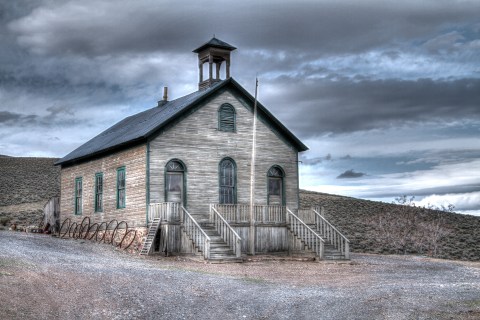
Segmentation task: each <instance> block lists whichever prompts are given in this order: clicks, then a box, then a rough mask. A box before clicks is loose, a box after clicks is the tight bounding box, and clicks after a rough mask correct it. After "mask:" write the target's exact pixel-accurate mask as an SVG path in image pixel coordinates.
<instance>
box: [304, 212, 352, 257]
mask: <svg viewBox="0 0 480 320" xmlns="http://www.w3.org/2000/svg"><path fill="white" fill-rule="evenodd" d="M312 210H313V212H314V213H315V226H316V228H317V231H319V232H320V233H321V234H322V235H324V236H325V237H326V238H327V240H328V241H330V243H331V244H332V245H333V246H334V247H335V249H338V250H340V252H341V253H342V254H343V255H344V257H345V259H350V240H348V239H347V237H345V236H344V235H343V234H342V233H341V232H340V231H338V230H337V228H335V227H334V226H333V225H332V224H331V223H330V222H328V221H327V219H325V217H323V216H322V215H321V214H320V213H318V211H317V210H316V209H314V208H312Z"/></svg>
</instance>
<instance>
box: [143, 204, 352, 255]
mask: <svg viewBox="0 0 480 320" xmlns="http://www.w3.org/2000/svg"><path fill="white" fill-rule="evenodd" d="M322 210H323V209H322V208H312V209H308V210H306V209H301V210H293V211H292V210H290V209H289V208H287V207H285V206H277V205H254V206H253V210H251V207H250V205H249V204H211V205H210V212H208V213H206V214H205V215H196V216H192V215H191V214H190V213H189V212H188V211H187V210H186V209H185V208H184V207H183V206H181V205H180V204H179V203H174V202H164V203H153V204H150V206H149V210H148V216H147V222H148V225H149V226H150V230H149V235H148V237H147V240H146V242H145V245H144V250H142V253H143V254H149V253H150V252H152V250H151V246H152V244H153V243H154V240H155V237H156V236H157V235H158V234H159V233H158V231H157V230H161V232H160V234H163V242H162V245H161V247H163V248H164V251H165V252H167V251H168V252H169V253H173V254H182V253H184V254H188V253H193V254H201V255H203V257H204V258H205V259H206V260H209V261H215V260H219V261H228V260H231V261H236V262H238V261H239V260H240V259H241V255H242V253H243V254H252V252H251V247H250V246H249V244H248V242H249V240H251V241H253V242H254V252H253V254H272V253H287V254H299V253H300V254H301V253H302V252H303V253H308V252H311V253H313V254H315V256H316V257H317V258H318V259H335V260H337V259H349V251H350V250H349V240H348V239H347V238H346V237H345V236H344V235H342V234H341V233H340V232H339V231H338V230H337V229H336V228H335V227H334V226H333V225H331V224H330V223H329V222H328V221H327V220H326V219H325V218H324V216H323V215H322V212H323V211H322ZM252 211H253V221H252V220H251V216H252V215H251V214H252ZM252 230H253V232H254V239H253V240H252V239H250V238H249V237H250V233H251V232H252ZM160 251H162V250H160Z"/></svg>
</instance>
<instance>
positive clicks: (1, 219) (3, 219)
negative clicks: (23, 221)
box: [0, 217, 12, 227]
mask: <svg viewBox="0 0 480 320" xmlns="http://www.w3.org/2000/svg"><path fill="white" fill-rule="evenodd" d="M11 220H12V218H10V217H0V225H2V226H4V227H5V226H6V225H7V224H8V223H9V222H10V221H11Z"/></svg>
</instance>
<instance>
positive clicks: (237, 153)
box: [149, 90, 298, 215]
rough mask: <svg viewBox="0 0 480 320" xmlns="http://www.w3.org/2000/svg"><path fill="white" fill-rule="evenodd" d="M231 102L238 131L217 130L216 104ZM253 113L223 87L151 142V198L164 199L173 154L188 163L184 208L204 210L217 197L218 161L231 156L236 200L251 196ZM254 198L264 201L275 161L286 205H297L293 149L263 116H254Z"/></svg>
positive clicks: (199, 212) (246, 200) (247, 199)
mask: <svg viewBox="0 0 480 320" xmlns="http://www.w3.org/2000/svg"><path fill="white" fill-rule="evenodd" d="M223 103H229V104H231V105H232V106H233V107H234V108H235V111H236V132H224V131H219V130H218V108H219V107H220V106H221V105H222V104H223ZM252 125H253V113H252V111H251V109H249V108H248V107H247V106H246V105H244V104H243V102H241V100H239V99H237V97H236V96H235V94H233V93H232V92H230V91H228V90H227V91H225V92H222V93H220V94H219V95H216V96H215V97H213V98H212V99H211V100H210V101H207V102H205V103H204V105H202V106H201V107H199V108H197V109H196V110H195V111H194V112H192V113H191V114H189V115H188V116H186V117H184V118H183V119H182V120H180V121H179V122H178V123H176V124H175V125H174V126H171V127H170V128H167V129H166V130H164V131H163V132H161V133H160V134H159V135H158V136H157V137H155V138H154V139H153V140H152V141H150V143H149V148H150V150H149V158H150V165H149V168H150V170H149V178H150V202H151V203H153V202H164V201H165V198H164V197H165V191H164V179H165V178H164V170H165V166H166V164H167V162H168V161H169V160H171V159H174V158H176V159H180V160H182V161H183V162H184V163H185V165H186V169H187V172H186V176H187V178H186V190H187V191H186V193H187V209H188V211H189V212H190V213H191V214H192V215H205V214H208V212H209V204H210V203H218V202H219V177H218V172H219V163H220V161H221V160H222V159H223V158H225V157H230V158H232V159H233V160H234V161H235V163H236V166H237V203H249V202H250V161H251V152H252ZM256 150H257V151H256V154H257V157H256V168H255V174H256V186H255V203H257V204H267V171H268V170H269V169H270V167H271V166H273V165H279V166H281V167H282V168H283V170H284V171H285V178H284V189H285V196H286V205H287V206H288V207H289V208H292V209H296V208H298V163H297V151H296V150H295V149H294V148H293V147H292V146H291V145H290V144H288V143H286V142H285V141H284V140H283V139H281V138H280V137H279V136H278V135H277V134H276V133H274V132H273V131H272V129H271V128H270V127H269V125H267V124H266V123H265V122H264V121H257V149H256Z"/></svg>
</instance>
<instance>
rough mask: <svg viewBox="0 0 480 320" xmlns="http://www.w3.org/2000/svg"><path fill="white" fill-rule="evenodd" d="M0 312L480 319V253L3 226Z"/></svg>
mask: <svg viewBox="0 0 480 320" xmlns="http://www.w3.org/2000/svg"><path fill="white" fill-rule="evenodd" d="M0 319H472V320H473V319H480V263H479V262H460V261H448V260H436V259H429V258H425V257H417V256H380V255H368V254H353V255H352V260H351V261H348V262H342V263H332V262H311V261H307V262H306V261H296V260H292V259H287V258H282V257H269V259H259V257H255V259H253V261H250V262H246V263H242V264H206V263H203V262H198V261H194V260H192V259H188V258H186V257H167V258H166V257H148V258H144V257H139V256H133V255H129V254H126V253H124V252H122V251H117V250H115V249H113V248H112V247H110V246H109V245H105V244H97V243H92V242H89V241H85V240H71V239H69V240H65V239H57V238H53V237H50V236H46V235H36V234H26V233H15V232H9V231H1V232H0Z"/></svg>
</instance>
